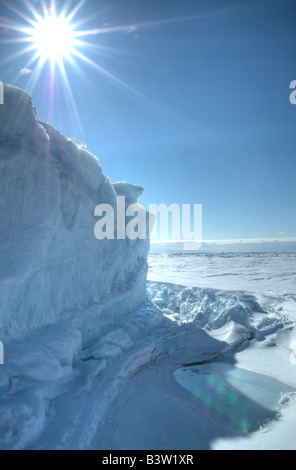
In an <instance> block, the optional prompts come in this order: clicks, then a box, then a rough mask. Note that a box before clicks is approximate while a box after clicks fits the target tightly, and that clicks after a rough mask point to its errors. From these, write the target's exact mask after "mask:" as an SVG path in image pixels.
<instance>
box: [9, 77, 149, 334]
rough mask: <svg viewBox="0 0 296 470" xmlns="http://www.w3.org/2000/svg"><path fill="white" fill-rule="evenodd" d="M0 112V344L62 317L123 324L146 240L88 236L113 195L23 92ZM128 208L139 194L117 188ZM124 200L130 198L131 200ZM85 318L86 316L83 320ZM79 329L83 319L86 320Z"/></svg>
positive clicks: (142, 281)
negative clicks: (72, 314)
mask: <svg viewBox="0 0 296 470" xmlns="http://www.w3.org/2000/svg"><path fill="white" fill-rule="evenodd" d="M4 97H5V104H4V105H1V106H0V178H1V184H0V240H1V243H0V334H1V339H2V338H3V335H4V336H6V337H13V336H17V335H19V334H20V333H22V332H24V331H26V330H30V329H34V328H39V327H41V326H43V325H45V324H49V323H54V322H55V321H57V320H58V319H60V318H61V316H62V314H63V313H64V312H67V311H70V310H71V311H73V310H78V311H79V312H80V311H81V314H83V313H84V312H83V311H84V310H85V309H86V308H87V309H88V312H89V311H90V310H91V311H92V312H94V311H95V312H96V313H97V315H96V318H97V321H98V322H100V321H101V320H102V321H103V320H104V321H105V322H108V317H109V316H111V315H112V318H114V316H116V315H117V316H120V315H123V314H125V313H127V312H129V311H131V310H132V309H134V308H136V307H137V306H139V305H141V304H142V303H143V302H144V301H145V298H146V275H147V254H148V250H149V241H148V240H134V241H131V240H129V239H126V240H107V239H105V240H102V241H99V240H97V239H96V238H95V236H94V226H95V223H96V221H97V219H95V217H94V209H95V207H96V206H97V205H98V204H101V203H105V204H110V205H112V206H113V207H115V204H116V196H117V192H116V190H115V188H114V186H113V185H112V183H111V182H110V180H109V178H107V177H106V176H105V175H104V174H103V172H102V169H101V167H100V165H99V162H98V160H97V158H96V157H94V156H93V155H92V154H90V153H89V152H87V151H86V150H84V149H82V148H80V147H79V146H77V145H76V144H75V142H73V140H71V139H67V138H66V137H65V136H63V135H62V134H60V133H59V132H58V131H57V130H56V129H54V128H53V127H51V126H49V125H48V124H44V123H41V122H39V121H38V118H37V115H36V112H35V110H34V108H33V106H32V100H31V98H30V96H28V95H27V94H26V93H25V92H24V91H22V90H20V89H17V88H14V87H11V86H5V90H4ZM120 192H121V194H123V193H124V194H125V195H126V197H127V200H128V198H129V196H130V199H131V200H133V201H134V200H135V195H136V194H140V191H139V190H138V191H136V190H135V187H134V186H132V185H127V184H126V185H125V184H124V183H121V185H120ZM130 193H131V194H130ZM85 315H86V316H87V314H86V313H85ZM85 323H86V324H87V319H86V320H85Z"/></svg>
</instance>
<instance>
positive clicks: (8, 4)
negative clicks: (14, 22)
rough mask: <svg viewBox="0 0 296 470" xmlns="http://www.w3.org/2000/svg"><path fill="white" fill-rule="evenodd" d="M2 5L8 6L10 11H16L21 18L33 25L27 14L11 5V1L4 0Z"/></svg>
mask: <svg viewBox="0 0 296 470" xmlns="http://www.w3.org/2000/svg"><path fill="white" fill-rule="evenodd" d="M4 5H5V6H6V7H7V8H9V9H10V10H11V11H13V12H14V13H16V14H17V15H18V16H19V17H20V18H22V19H23V20H25V21H26V22H27V23H29V24H31V25H32V26H34V21H33V20H32V19H31V18H30V17H29V16H27V15H25V14H24V13H23V12H21V11H20V10H18V9H17V8H15V7H14V6H13V5H11V3H7V2H4Z"/></svg>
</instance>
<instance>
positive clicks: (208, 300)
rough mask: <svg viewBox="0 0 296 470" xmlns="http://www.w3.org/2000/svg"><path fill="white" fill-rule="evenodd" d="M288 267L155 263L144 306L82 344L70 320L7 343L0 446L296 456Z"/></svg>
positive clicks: (248, 260)
mask: <svg viewBox="0 0 296 470" xmlns="http://www.w3.org/2000/svg"><path fill="white" fill-rule="evenodd" d="M295 260H296V254H292V253H291V254H279V255H273V254H259V255H258V254H254V255H252V254H241V255H240V254H235V255H230V254H228V255H227V256H226V255H195V254H192V255H191V254H190V255H177V254H174V255H169V254H165V255H164V254H163V255H161V254H158V255H151V256H150V259H149V264H150V271H149V283H148V295H149V299H148V300H147V302H146V303H145V304H144V306H143V307H141V308H140V309H137V310H135V311H134V312H133V313H132V314H130V315H128V316H124V317H122V318H120V319H116V320H115V321H114V324H113V325H112V326H110V325H109V326H107V325H105V326H104V325H102V328H101V330H100V331H99V332H97V335H96V337H95V338H92V340H91V341H90V342H89V343H88V344H82V343H81V320H80V315H77V312H71V313H68V315H67V316H65V318H63V319H62V320H60V322H58V323H56V324H55V325H47V326H44V327H43V328H41V329H40V330H38V331H36V332H35V333H33V334H32V333H31V334H29V335H28V336H26V337H25V338H24V339H23V340H22V341H13V342H10V343H8V344H7V345H6V347H5V357H6V363H5V365H4V366H1V367H0V398H1V407H0V427H1V433H0V447H1V448H3V449H6V448H30V449H108V450H109V449H111V450H113V449H120V450H123V449H154V450H157V449H172V450H192V449H240V448H242V449H253V448H254V449H295V448H296V438H295V435H296V434H295V431H296V429H295V413H296V394H295V389H296V369H295V367H296V365H295V361H293V358H294V357H295V356H294V355H293V354H294V353H293V350H292V349H291V345H292V344H293V341H295V339H296V334H295V330H294V322H295V300H296V292H295V285H296V284H295V276H296V274H295V272H294V270H293V266H295ZM214 273H215V274H216V275H215V276H214ZM234 274H235V275H234ZM259 279H260V280H259ZM168 280H169V281H170V283H168V282H164V281H168ZM199 286H201V287H199ZM205 286H207V287H205ZM85 313H86V314H88V312H85ZM91 317H92V314H91V313H90V318H91Z"/></svg>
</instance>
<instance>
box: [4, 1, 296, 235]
mask: <svg viewBox="0 0 296 470" xmlns="http://www.w3.org/2000/svg"><path fill="white" fill-rule="evenodd" d="M7 3H9V4H10V5H13V7H15V8H17V9H18V10H19V11H21V12H23V13H26V14H27V15H29V13H28V12H27V11H26V8H25V5H24V3H23V1H22V0H13V1H10V2H6V3H5V2H3V1H0V8H1V10H0V12H1V13H0V15H1V17H2V18H1V21H0V22H1V25H2V27H1V30H0V40H1V43H0V48H1V55H0V57H1V59H0V80H2V81H3V82H5V83H11V84H15V85H17V86H20V87H21V88H24V89H26V90H30V91H31V95H32V97H33V100H34V104H35V106H36V107H37V109H38V114H39V118H40V120H44V121H48V122H50V123H51V124H52V125H54V126H55V127H57V128H58V129H59V130H61V131H62V132H63V133H65V134H66V135H67V136H69V137H70V136H74V137H76V138H78V139H80V140H82V141H84V142H86V143H87V146H88V149H89V150H90V151H91V152H93V153H94V154H95V155H97V156H98V158H99V160H100V163H101V165H102V167H103V170H104V172H105V173H106V174H107V175H108V176H110V178H111V180H112V181H114V182H115V181H121V180H124V181H127V182H131V183H136V184H140V185H142V186H144V187H145V193H144V194H143V196H142V198H141V202H142V204H144V205H145V206H148V205H149V204H155V203H157V204H160V203H165V204H171V203H178V204H188V203H191V204H194V203H199V204H203V237H204V239H211V240H216V239H236V238H268V237H270V238H274V237H279V238H280V237H284V238H289V237H296V218H295V202H296V184H295V173H296V159H295V157H296V154H295V128H296V106H292V105H291V103H290V102H289V95H290V90H289V84H290V82H291V81H292V80H296V62H295V45H296V28H295V17H296V15H295V14H296V4H295V1H294V0H281V2H279V1H273V0H268V1H266V0H258V1H257V0H243V1H242V0H241V1H238V0H236V1H234V0H229V1H228V0H206V1H199V0H170V1H168V0H144V1H143V0H142V1H141V0H138V1H134V0H112V1H110V0H86V1H85V3H84V5H83V6H82V8H81V9H80V11H79V12H78V13H77V15H76V16H75V17H74V19H73V24H76V23H77V22H80V21H82V20H85V21H84V23H83V24H80V25H77V29H83V30H85V29H87V30H91V29H100V28H105V29H110V30H111V31H110V32H108V33H104V34H93V35H91V36H88V37H87V41H88V42H89V43H90V45H89V46H87V47H86V46H83V47H81V48H80V49H79V48H78V49H79V50H80V51H81V52H82V53H83V54H85V56H87V57H88V58H89V59H90V60H91V61H93V62H94V63H96V64H97V65H98V66H99V67H102V68H103V69H104V70H107V71H108V73H110V74H112V77H116V78H117V79H118V80H120V81H121V82H119V81H117V82H115V81H114V79H112V78H110V75H107V74H104V73H102V72H101V71H99V70H98V69H96V68H95V67H93V66H90V65H88V64H87V63H86V62H85V61H83V60H81V59H79V58H77V57H75V58H74V59H73V61H74V63H73V64H71V63H69V62H67V61H65V62H64V64H65V69H66V72H67V75H68V79H69V84H70V86H71V90H72V94H73V100H74V102H75V104H76V109H77V113H78V115H79V117H80V121H81V126H80V124H79V122H78V120H77V118H76V116H75V113H74V111H73V109H72V106H71V103H70V101H69V98H68V97H67V92H66V86H65V82H64V79H63V76H62V74H61V72H60V71H59V70H58V69H57V70H56V72H55V74H54V77H51V76H50V64H49V63H46V64H45V66H44V68H43V70H42V73H41V74H40V76H39V78H38V81H37V83H36V86H35V87H34V89H33V90H31V89H30V86H31V83H32V80H33V79H34V74H35V75H36V64H35V65H34V64H30V67H27V64H28V61H29V60H30V58H31V57H32V51H30V52H28V53H26V54H23V55H20V56H18V57H16V58H14V59H13V58H12V56H13V55H14V54H15V53H16V52H17V51H19V50H20V49H22V48H23V47H25V45H24V44H22V43H14V42H12V43H10V42H7V41H9V40H11V39H16V38H20V37H22V34H20V33H19V32H18V31H15V30H9V29H6V28H5V22H7V21H8V22H9V23H11V22H17V23H18V24H23V25H24V24H26V23H25V20H24V19H22V18H21V17H19V16H18V15H17V14H16V12H14V11H11V9H9V8H8V7H7V6H6V5H7ZM30 3H31V4H33V5H34V8H35V9H37V10H38V8H39V7H40V2H39V1H31V2H30ZM56 3H57V10H59V8H60V7H62V6H63V5H65V4H66V3H68V2H65V1H64V2H56ZM70 3H71V5H72V8H74V7H75V5H77V4H78V3H79V2H78V1H76V0H73V1H72V2H70ZM121 26H122V28H121ZM117 27H119V28H118V29H117ZM113 28H115V30H113ZM98 46H99V47H98ZM24 68H29V70H30V73H28V74H25V73H23V74H22V75H20V71H21V70H22V69H24ZM122 82H124V84H125V86H122V85H121V83H122ZM52 83H54V88H53V91H51V88H50V84H52Z"/></svg>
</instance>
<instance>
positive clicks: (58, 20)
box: [32, 14, 75, 62]
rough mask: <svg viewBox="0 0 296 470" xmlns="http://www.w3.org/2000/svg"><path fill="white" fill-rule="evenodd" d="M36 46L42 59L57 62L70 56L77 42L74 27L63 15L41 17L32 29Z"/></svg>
mask: <svg viewBox="0 0 296 470" xmlns="http://www.w3.org/2000/svg"><path fill="white" fill-rule="evenodd" d="M32 40H33V44H34V47H35V48H36V49H37V52H38V54H39V56H40V57H41V59H42V60H44V61H45V60H47V59H49V60H51V62H56V61H59V60H60V59H62V58H63V57H66V56H69V54H70V53H71V52H72V51H73V47H74V44H75V39H74V32H73V28H72V27H71V26H70V25H69V23H68V22H67V20H66V19H65V18H64V17H63V16H60V17H57V16H56V15H55V14H51V15H49V16H47V17H46V18H40V19H39V21H38V22H37V23H36V25H35V28H34V29H33V31H32Z"/></svg>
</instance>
